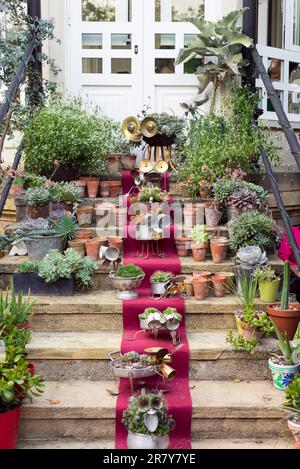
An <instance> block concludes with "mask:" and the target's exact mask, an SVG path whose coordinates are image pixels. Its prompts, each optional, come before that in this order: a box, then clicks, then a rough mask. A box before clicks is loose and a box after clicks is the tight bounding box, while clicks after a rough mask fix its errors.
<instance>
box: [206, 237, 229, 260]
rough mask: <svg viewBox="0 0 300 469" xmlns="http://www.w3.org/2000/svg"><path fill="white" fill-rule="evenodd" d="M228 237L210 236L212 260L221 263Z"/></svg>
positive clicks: (226, 247) (225, 251)
mask: <svg viewBox="0 0 300 469" xmlns="http://www.w3.org/2000/svg"><path fill="white" fill-rule="evenodd" d="M228 245H229V239H228V238H226V237H225V236H212V237H211V239H210V250H211V255H212V259H213V262H214V263H215V264H221V263H222V262H224V261H225V259H226V256H227V251H228Z"/></svg>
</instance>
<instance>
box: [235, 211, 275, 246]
mask: <svg viewBox="0 0 300 469" xmlns="http://www.w3.org/2000/svg"><path fill="white" fill-rule="evenodd" d="M275 238H276V227H275V223H274V220H272V218H270V217H268V216H267V215H264V214H263V213H260V212H259V211H258V210H250V211H248V212H243V213H242V214H241V215H240V216H239V217H238V218H237V219H236V220H235V221H234V222H233V224H232V233H231V236H230V246H231V248H232V249H233V250H234V251H238V250H239V249H240V248H244V247H247V246H259V247H260V248H261V249H266V248H268V247H271V246H272V244H273V243H274V241H275Z"/></svg>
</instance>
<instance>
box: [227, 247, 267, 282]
mask: <svg viewBox="0 0 300 469" xmlns="http://www.w3.org/2000/svg"><path fill="white" fill-rule="evenodd" d="M234 262H235V271H236V278H237V284H238V286H239V284H240V280H241V279H243V278H244V277H245V276H247V277H248V278H251V277H253V275H254V272H255V271H256V270H257V269H260V268H263V267H266V266H267V262H268V258H267V255H266V253H265V252H263V251H262V250H261V249H260V247H259V246H247V247H245V248H241V249H239V251H238V252H237V255H236V257H235V258H234ZM239 290H240V288H239Z"/></svg>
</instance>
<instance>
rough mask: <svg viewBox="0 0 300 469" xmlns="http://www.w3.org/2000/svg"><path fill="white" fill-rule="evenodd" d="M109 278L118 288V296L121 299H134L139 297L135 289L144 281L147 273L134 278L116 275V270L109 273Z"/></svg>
mask: <svg viewBox="0 0 300 469" xmlns="http://www.w3.org/2000/svg"><path fill="white" fill-rule="evenodd" d="M109 278H110V279H111V280H112V283H113V286H114V288H115V289H116V290H118V293H117V298H118V299H119V300H134V299H136V298H138V294H137V293H136V292H135V291H134V290H136V289H137V288H138V287H139V286H140V285H141V283H142V281H143V280H144V278H145V275H140V276H139V277H133V278H123V277H116V275H115V273H114V272H111V273H110V274H109Z"/></svg>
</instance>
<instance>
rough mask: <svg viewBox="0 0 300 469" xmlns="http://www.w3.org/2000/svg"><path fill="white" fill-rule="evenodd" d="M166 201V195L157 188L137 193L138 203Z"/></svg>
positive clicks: (145, 189)
mask: <svg viewBox="0 0 300 469" xmlns="http://www.w3.org/2000/svg"><path fill="white" fill-rule="evenodd" d="M165 199H166V194H165V193H164V192H162V191H161V190H160V188H159V187H153V188H147V187H146V188H143V189H141V191H140V192H139V202H153V203H156V202H157V203H159V202H163V201H164V200H165Z"/></svg>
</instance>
